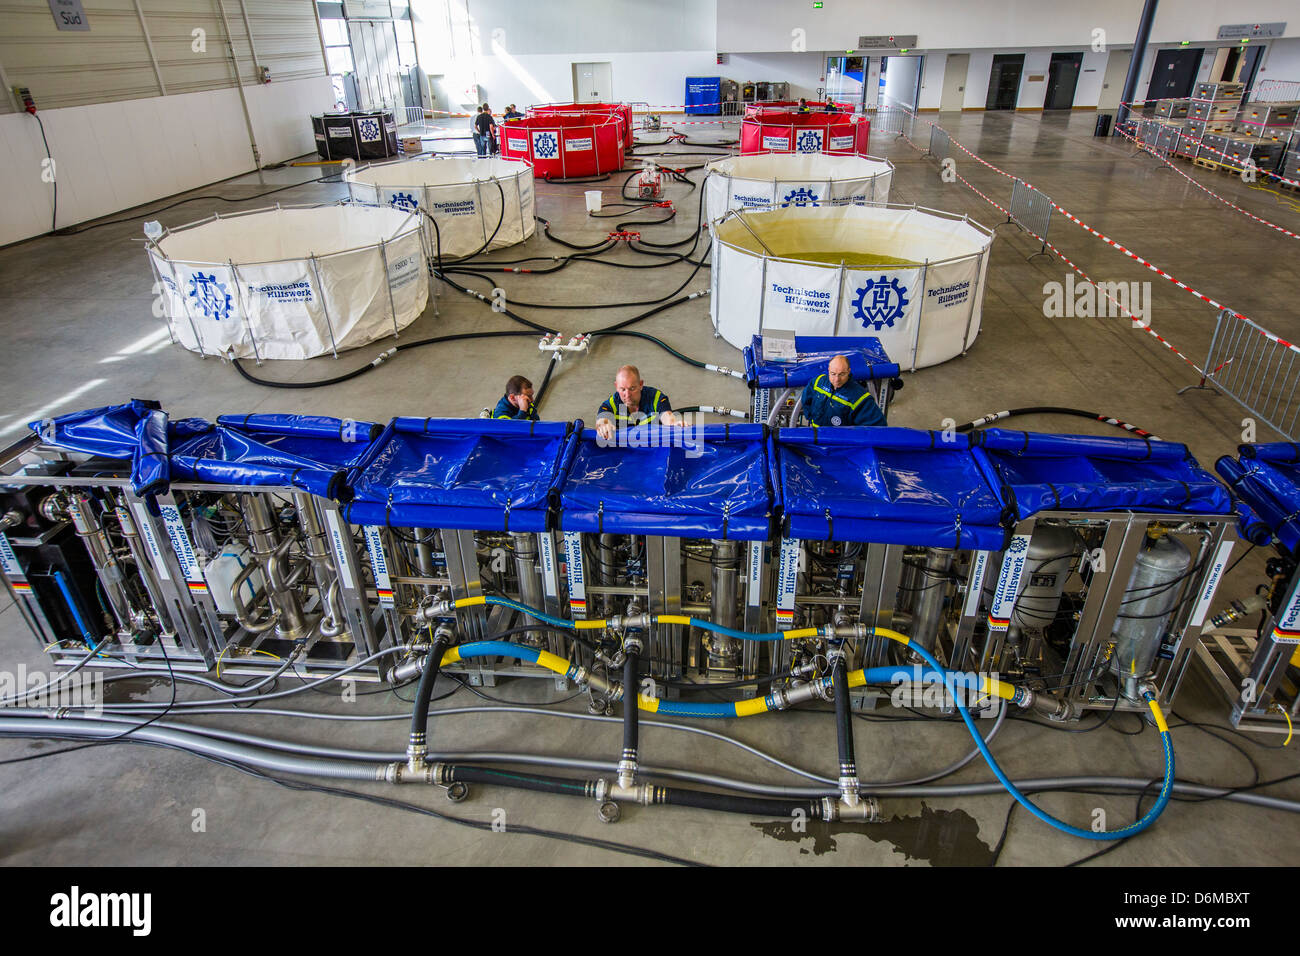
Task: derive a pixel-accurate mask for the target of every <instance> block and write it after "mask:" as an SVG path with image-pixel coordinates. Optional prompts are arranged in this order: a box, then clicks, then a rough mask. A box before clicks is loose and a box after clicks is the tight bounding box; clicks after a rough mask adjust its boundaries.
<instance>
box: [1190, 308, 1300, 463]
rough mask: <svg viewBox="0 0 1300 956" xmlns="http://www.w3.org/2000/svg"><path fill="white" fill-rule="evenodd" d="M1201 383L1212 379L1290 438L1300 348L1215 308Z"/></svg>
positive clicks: (1297, 407) (1299, 399)
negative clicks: (1212, 331)
mask: <svg viewBox="0 0 1300 956" xmlns="http://www.w3.org/2000/svg"><path fill="white" fill-rule="evenodd" d="M1203 368H1204V373H1203V374H1204V377H1203V378H1202V379H1201V384H1202V385H1204V384H1205V382H1207V381H1209V382H1213V383H1214V385H1215V386H1216V387H1218V389H1219V390H1220V391H1222V392H1223V393H1224V394H1225V395H1227V396H1228V397H1229V398H1231V399H1232V400H1233V401H1235V402H1236V403H1237V404H1238V405H1240V406H1241V407H1242V408H1244V409H1246V411H1248V412H1250V414H1251V415H1253V416H1254V417H1255V418H1256V419H1257V420H1258V421H1261V422H1263V423H1264V424H1265V425H1267V426H1268V427H1269V428H1271V429H1273V430H1274V431H1275V432H1277V433H1278V434H1279V435H1281V436H1282V437H1283V438H1285V439H1287V440H1288V441H1295V440H1296V437H1297V428H1296V425H1297V420H1298V419H1300V394H1297V393H1300V348H1297V347H1296V346H1294V345H1292V344H1291V343H1289V342H1286V341H1284V340H1282V339H1279V338H1278V337H1277V336H1276V335H1274V334H1273V333H1272V332H1269V331H1268V330H1267V329H1265V328H1264V327H1263V326H1261V325H1257V324H1256V323H1254V322H1252V321H1251V320H1250V319H1247V318H1245V317H1244V316H1241V315H1237V314H1236V313H1234V312H1232V311H1231V310H1230V309H1221V310H1220V311H1219V318H1218V321H1217V322H1216V323H1215V326H1214V337H1213V338H1212V339H1211V340H1210V351H1209V354H1208V355H1207V356H1206V358H1205V365H1204V366H1203Z"/></svg>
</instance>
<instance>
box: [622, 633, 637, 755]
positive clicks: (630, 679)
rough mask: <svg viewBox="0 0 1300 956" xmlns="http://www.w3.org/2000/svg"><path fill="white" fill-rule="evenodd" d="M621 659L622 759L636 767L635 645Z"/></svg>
mask: <svg viewBox="0 0 1300 956" xmlns="http://www.w3.org/2000/svg"><path fill="white" fill-rule="evenodd" d="M626 655H627V656H626V657H624V658H623V759H624V760H630V761H631V762H632V764H633V766H635V765H636V752H637V737H638V731H639V727H638V725H637V710H638V707H637V691H638V689H639V687H640V685H639V684H638V683H637V667H638V664H639V661H640V655H639V654H638V653H637V645H635V644H633V645H631V647H630V649H628V650H626Z"/></svg>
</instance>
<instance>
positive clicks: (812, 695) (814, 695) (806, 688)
mask: <svg viewBox="0 0 1300 956" xmlns="http://www.w3.org/2000/svg"><path fill="white" fill-rule="evenodd" d="M766 699H767V702H768V709H769V710H789V709H790V708H791V707H793V706H795V704H802V703H806V702H807V701H810V700H813V699H816V700H821V701H826V702H827V703H829V702H831V701H833V700H835V691H834V690H833V689H832V687H831V679H830V678H829V677H823V678H820V679H818V680H814V681H809V682H808V683H807V684H800V685H799V686H798V687H773V688H772V689H771V690H770V691H768V693H767V698H766Z"/></svg>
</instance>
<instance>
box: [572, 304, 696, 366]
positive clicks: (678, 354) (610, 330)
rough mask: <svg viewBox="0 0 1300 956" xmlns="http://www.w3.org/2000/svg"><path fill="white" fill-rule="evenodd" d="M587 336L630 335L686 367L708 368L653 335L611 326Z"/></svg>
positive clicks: (640, 317)
mask: <svg viewBox="0 0 1300 956" xmlns="http://www.w3.org/2000/svg"><path fill="white" fill-rule="evenodd" d="M681 301H683V300H681V299H679V300H677V302H669V303H668V304H667V305H662V306H660V307H659V308H658V309H655V310H654V311H655V312H658V311H661V310H662V309H666V308H668V307H669V306H672V305H677V304H678V302H681ZM651 314H653V313H651ZM643 318H646V316H643V315H642V316H637V319H629V320H628V321H632V322H635V321H637V320H638V319H643ZM619 324H620V325H625V324H627V323H619ZM587 334H588V335H590V336H592V337H593V338H594V337H595V336H597V335H630V336H632V337H633V338H638V339H645V340H646V341H647V342H653V343H654V344H655V345H657V346H659V347H660V348H661V349H663V350H664V351H665V352H667V353H668V354H670V355H672V356H674V357H676V358H679V359H681V360H682V361H683V362H685V363H686V364H687V365H693V366H695V367H696V368H707V367H708V366H707V365H706V364H705V363H704V362H701V361H699V360H698V359H693V358H691V357H690V356H689V355H683V354H682V353H681V352H679V351H677V350H676V349H675V348H673V347H672V346H671V345H669V344H668V343H667V342H664V341H662V340H660V339H657V338H655V337H654V336H653V335H646V334H645V333H644V332H632V331H629V330H627V329H620V328H619V327H618V326H617V325H615V326H611V327H610V328H608V329H597V330H596V331H595V332H589V333H587Z"/></svg>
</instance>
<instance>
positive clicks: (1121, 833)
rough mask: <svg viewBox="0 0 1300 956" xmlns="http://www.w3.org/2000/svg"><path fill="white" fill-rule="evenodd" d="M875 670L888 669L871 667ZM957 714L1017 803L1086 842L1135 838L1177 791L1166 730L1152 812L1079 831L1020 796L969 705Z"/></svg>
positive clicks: (914, 646)
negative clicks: (1109, 827) (1118, 824)
mask: <svg viewBox="0 0 1300 956" xmlns="http://www.w3.org/2000/svg"><path fill="white" fill-rule="evenodd" d="M908 648H909V649H910V650H913V651H916V653H917V654H918V655H920V657H921V658H922V660H924V661H925V662H926V663H927V664H929V665H930V666H931V667H933V668H934V669H935V670H936V671H938V672H940V673H943V674H947V673H948V672H947V670H946V669H945V668H944V667H943V666H942V665H940V663H939V662H938V661H936V660H935V659H934V657H933V655H931V654H930V652H929V651H927V650H926V649H925V648H924V647H922V646H921V645H919V644H909V645H908ZM872 670H873V671H874V670H885V669H884V668H872ZM889 670H891V671H893V672H896V671H897V668H891V669H889ZM868 673H870V672H868ZM1143 696H1144V697H1146V700H1147V702H1148V703H1151V702H1152V701H1154V699H1155V698H1153V697H1152V696H1151V695H1149V694H1146V695H1143ZM957 711H958V712H959V713H960V714H961V719H962V720H963V721H965V722H966V729H967V730H969V731H970V735H971V736H972V737H973V738H975V746H976V747H978V748H979V752H980V754H981V755H982V756H983V757H984V761H985V763H987V764H988V765H989V769H990V770H992V771H993V775H994V776H995V777H997V778H998V782H999V783H1001V784H1002V786H1004V787H1005V788H1006V790H1007V792H1008V793H1009V794H1011V796H1013V797H1015V798H1016V802H1017V803H1019V804H1020V805H1021V806H1022V807H1024V808H1025V809H1026V810H1028V811H1029V812H1030V813H1032V814H1033V815H1034V816H1036V817H1038V819H1040V820H1042V821H1043V822H1044V823H1047V824H1050V825H1051V826H1054V827H1056V829H1058V830H1061V831H1062V832H1064V833H1068V834H1070V835H1071V836H1077V837H1080V838H1082V839H1084V840H1122V839H1125V838H1126V837H1131V836H1136V835H1137V834H1139V833H1141V832H1142V831H1143V830H1145V829H1146V828H1147V827H1149V826H1151V824H1153V823H1155V821H1156V818H1157V817H1159V816H1160V814H1162V813H1164V811H1165V807H1166V806H1167V805H1168V804H1169V798H1170V796H1172V794H1173V792H1174V744H1173V740H1172V739H1171V738H1170V736H1169V731H1168V730H1167V729H1165V730H1161V731H1160V743H1161V746H1162V747H1163V748H1164V754H1165V775H1164V782H1163V783H1162V785H1161V787H1160V795H1159V796H1158V797H1157V798H1156V802H1155V803H1154V804H1152V806H1151V809H1150V810H1148V811H1147V812H1146V813H1145V814H1144V815H1143V816H1142V818H1141V819H1140V820H1137V821H1135V822H1133V823H1130V824H1129V825H1128V826H1126V827H1121V828H1120V829H1118V830H1102V831H1099V832H1094V831H1092V830H1083V829H1080V828H1079V827H1076V826H1072V825H1071V824H1069V823H1066V822H1065V821H1064V820H1058V819H1057V818H1056V817H1054V816H1052V815H1051V814H1050V813H1048V812H1047V811H1045V810H1042V809H1040V808H1039V807H1037V806H1035V805H1034V804H1033V803H1031V802H1030V800H1029V798H1028V797H1026V796H1025V795H1024V794H1023V793H1021V792H1020V791H1019V789H1017V788H1016V785H1015V784H1014V783H1012V782H1011V781H1010V779H1008V777H1007V775H1006V774H1005V773H1003V772H1002V768H1001V767H999V766H998V762H997V761H996V760H994V759H993V754H992V753H991V752H990V751H989V748H988V744H986V743H985V742H984V738H983V737H981V736H980V732H979V731H978V730H976V729H975V722H974V721H973V720H971V716H970V711H969V710H967V709H966V705H965V704H963V703H962V702H961V701H960V700H958V701H957Z"/></svg>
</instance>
